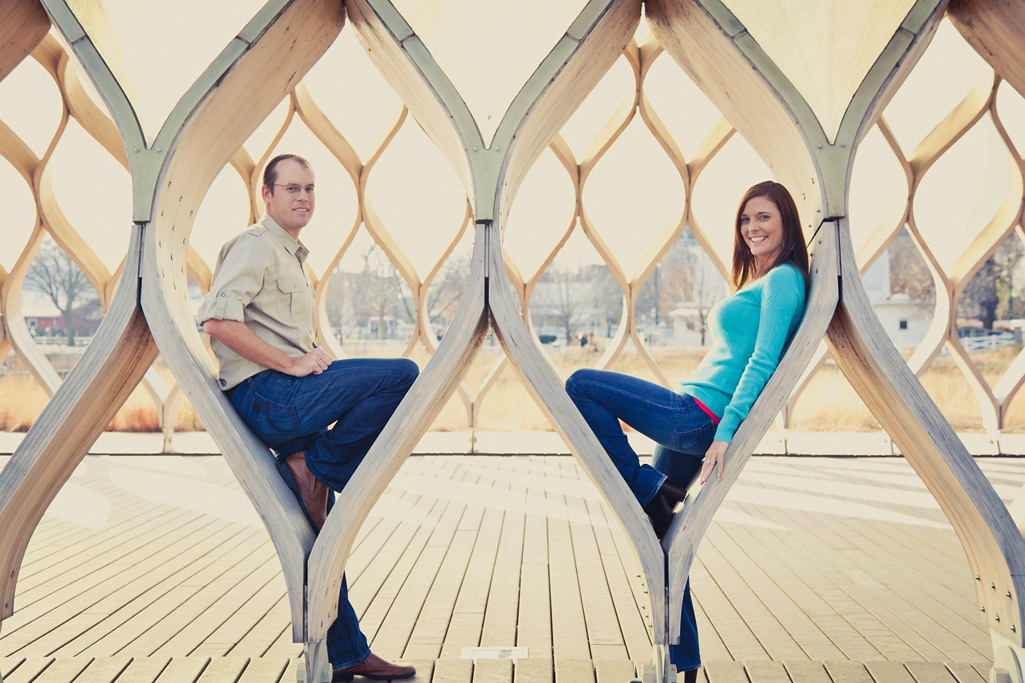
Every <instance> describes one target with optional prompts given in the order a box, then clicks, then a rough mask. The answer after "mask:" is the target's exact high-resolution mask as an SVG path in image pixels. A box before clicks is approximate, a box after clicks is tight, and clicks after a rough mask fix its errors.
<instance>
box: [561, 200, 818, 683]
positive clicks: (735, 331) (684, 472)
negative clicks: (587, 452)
mask: <svg viewBox="0 0 1025 683" xmlns="http://www.w3.org/2000/svg"><path fill="white" fill-rule="evenodd" d="M735 228H736V234H735V237H734V240H735V242H734V247H733V282H734V284H735V285H736V288H737V291H736V292H735V293H734V294H732V295H730V296H728V297H726V298H725V299H723V300H722V301H720V302H719V303H718V304H716V305H715V306H713V307H712V310H711V311H710V312H709V317H708V320H709V327H710V330H711V334H712V347H711V348H710V349H709V351H708V353H707V354H706V355H705V358H704V359H703V360H702V361H701V364H700V365H698V367H697V369H696V370H695V371H694V374H693V375H691V377H690V378H689V379H688V380H687V381H685V382H681V383H680V388H679V389H678V390H677V391H676V392H673V391H670V390H669V389H666V388H664V387H662V386H661V385H658V384H652V383H651V382H646V381H644V380H641V379H636V378H634V377H631V376H629V375H622V374H619V373H615V372H607V371H604V370H578V371H577V372H575V373H573V375H572V376H571V377H570V378H569V381H567V382H566V391H567V392H569V395H570V397H571V398H572V399H573V402H574V403H575V404H576V405H577V408H579V409H580V412H581V414H582V415H583V416H584V419H585V420H586V421H587V423H588V424H589V425H590V426H591V429H593V430H594V433H595V435H596V436H597V437H598V441H599V442H601V444H602V446H603V447H604V448H605V451H606V452H607V453H608V455H609V457H610V458H611V459H612V462H613V463H614V464H615V466H616V468H617V469H618V470H619V472H620V473H621V474H622V475H623V478H624V479H626V482H627V484H628V485H629V486H630V490H631V491H633V493H634V495H635V496H637V500H638V502H640V504H641V507H643V508H644V511H645V512H646V513H647V514H648V517H649V518H650V519H651V523H652V526H653V528H654V530H655V535H656V536H657V537H658V538H662V536H663V535H664V534H665V532H666V530H668V528H669V523H670V522H671V521H672V516H673V508H674V507H675V506H676V504H677V503H679V502H680V501H681V500H683V498H684V496H685V495H686V491H687V487H688V486H689V485H690V484H691V483H692V482H693V480H694V478H695V477H696V476H697V475H698V472H699V470H700V474H701V483H702V484H704V483H705V482H706V481H707V480H708V477H709V476H710V475H711V473H712V471H713V470H714V469H718V476H720V477H721V476H722V472H723V463H724V459H725V455H726V449H727V447H728V446H729V443H730V441H731V440H732V439H733V435H734V433H735V432H736V431H737V428H738V427H739V426H740V423H741V422H742V421H743V420H744V418H746V417H747V414H748V411H749V410H750V409H751V405H752V404H753V403H754V402H755V399H757V398H758V395H759V394H760V393H761V391H762V389H763V388H764V387H765V383H766V382H767V381H768V380H769V377H770V376H772V373H773V372H774V371H775V369H776V366H777V365H778V364H779V359H780V357H781V356H782V355H783V351H784V350H785V349H786V346H787V344H788V343H789V342H790V339H791V337H793V335H794V332H795V331H796V330H797V327H798V325H799V324H800V322H801V317H802V316H803V314H804V300H805V291H806V289H807V285H808V250H807V248H806V247H805V244H804V235H803V234H802V232H801V224H800V221H799V219H798V215H797V207H796V206H795V205H794V200H793V198H792V197H791V196H790V193H789V192H788V191H787V189H786V188H785V187H783V186H782V185H780V184H779V183H775V182H772V181H766V182H762V183H758V184H757V185H755V186H754V187H752V188H750V189H749V190H748V191H747V192H746V193H745V194H744V197H743V199H741V201H740V206H739V207H738V208H737V219H736V226H735ZM755 321H757V325H754V324H752V323H753V322H755ZM620 420H622V421H623V422H625V423H627V424H628V425H630V426H631V427H633V428H634V429H636V430H637V431H639V432H641V433H642V434H645V435H646V436H648V437H649V438H651V439H652V440H654V441H655V442H656V443H657V444H658V445H657V447H656V449H655V454H654V458H653V459H652V464H651V465H641V464H640V463H639V461H638V459H637V454H636V453H635V452H634V451H633V449H632V448H631V447H630V444H629V442H628V441H627V439H626V435H625V434H624V433H623V429H622V427H620V423H619V421H620ZM670 658H671V662H672V663H673V664H675V665H676V669H677V671H685V672H687V676H686V677H685V680H686V681H687V683H691V682H692V681H693V680H694V679H695V678H696V672H697V669H698V667H700V666H701V658H700V654H699V650H698V640H697V624H696V623H695V620H694V609H693V606H692V605H691V599H690V585H689V584H688V586H687V589H686V591H685V592H684V609H683V620H682V628H681V637H680V644H679V645H671V646H670Z"/></svg>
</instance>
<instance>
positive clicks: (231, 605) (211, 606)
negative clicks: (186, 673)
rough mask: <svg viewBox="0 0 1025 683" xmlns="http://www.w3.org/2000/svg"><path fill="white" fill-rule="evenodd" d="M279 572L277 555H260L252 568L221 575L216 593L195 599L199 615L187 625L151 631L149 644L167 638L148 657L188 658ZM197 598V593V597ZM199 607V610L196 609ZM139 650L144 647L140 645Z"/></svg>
mask: <svg viewBox="0 0 1025 683" xmlns="http://www.w3.org/2000/svg"><path fill="white" fill-rule="evenodd" d="M247 564H248V563H247ZM279 569H280V564H279V562H278V559H277V556H276V555H274V554H273V553H261V554H258V555H256V556H254V557H253V564H251V565H249V566H244V565H240V566H237V567H236V570H235V571H232V572H227V573H225V574H224V575H222V576H221V582H220V583H221V585H220V586H219V587H218V588H217V589H213V590H210V591H208V592H206V593H205V594H204V595H203V596H202V598H199V597H196V599H195V600H194V602H195V608H196V609H197V610H199V611H197V612H195V613H194V614H193V618H192V619H190V620H189V623H188V624H187V625H185V626H184V627H183V628H181V629H177V630H175V631H174V632H173V633H171V631H170V630H164V629H161V628H159V627H158V628H155V629H152V630H151V631H150V633H151V634H152V635H153V636H154V639H153V640H152V641H150V642H151V643H154V642H159V640H160V639H161V638H163V637H165V636H170V637H168V638H167V640H165V641H164V642H163V643H161V644H160V646H159V647H158V648H157V649H155V650H153V652H152V655H151V656H153V655H161V654H170V655H171V656H174V653H175V652H180V651H182V650H184V651H186V652H188V653H189V654H190V655H191V654H192V653H193V652H195V650H196V648H198V647H199V646H200V645H201V644H202V643H203V642H204V641H205V640H207V639H208V638H210V637H211V636H212V635H213V634H214V633H216V632H217V630H218V629H219V628H220V627H221V626H222V625H223V624H224V623H225V621H226V620H227V619H228V618H229V617H230V616H231V615H232V614H234V613H235V612H236V611H237V610H238V609H239V608H240V607H241V606H242V605H245V604H246V603H247V602H248V601H249V600H251V599H252V598H253V596H254V595H256V594H257V593H259V591H260V590H261V589H262V588H263V587H264V586H266V585H267V584H268V583H269V582H270V581H271V580H272V579H274V577H275V576H276V575H277V573H278V570H279ZM199 595H200V594H198V593H197V596H199ZM200 607H202V609H199V608H200ZM157 634H159V635H157ZM140 640H144V639H140ZM135 647H136V645H135V644H133V645H132V646H129V647H128V648H126V651H131V650H133V649H134V648H135ZM139 647H146V646H143V645H142V643H139Z"/></svg>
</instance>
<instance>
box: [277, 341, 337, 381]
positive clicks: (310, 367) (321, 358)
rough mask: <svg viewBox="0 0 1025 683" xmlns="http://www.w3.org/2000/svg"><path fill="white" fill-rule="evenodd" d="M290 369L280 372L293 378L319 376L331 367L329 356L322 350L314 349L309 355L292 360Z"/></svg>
mask: <svg viewBox="0 0 1025 683" xmlns="http://www.w3.org/2000/svg"><path fill="white" fill-rule="evenodd" d="M291 365H292V367H291V368H289V369H288V370H282V372H284V373H286V374H289V375H292V376H293V377H305V376H306V375H319V374H320V373H322V372H324V371H325V370H327V367H328V366H329V365H331V356H329V355H327V351H325V350H324V349H322V348H319V347H318V348H315V349H313V350H312V351H310V352H309V353H307V354H305V355H302V356H299V357H298V358H293V359H292V363H291Z"/></svg>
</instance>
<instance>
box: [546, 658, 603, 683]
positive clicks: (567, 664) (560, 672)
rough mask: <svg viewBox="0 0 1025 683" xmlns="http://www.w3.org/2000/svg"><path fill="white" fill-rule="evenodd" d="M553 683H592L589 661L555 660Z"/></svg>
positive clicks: (592, 676)
mask: <svg viewBox="0 0 1025 683" xmlns="http://www.w3.org/2000/svg"><path fill="white" fill-rule="evenodd" d="M555 683H594V665H593V664H591V660H590V659H556V660H555Z"/></svg>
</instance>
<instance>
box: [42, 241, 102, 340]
mask: <svg viewBox="0 0 1025 683" xmlns="http://www.w3.org/2000/svg"><path fill="white" fill-rule="evenodd" d="M25 287H26V288H28V289H29V290H30V291H34V292H39V293H40V294H43V295H44V296H46V297H47V298H48V299H49V300H50V301H51V302H52V303H53V305H54V306H56V307H57V309H58V310H59V311H60V312H61V317H63V318H64V330H65V333H66V334H67V338H68V346H74V345H75V328H74V313H75V311H77V310H78V309H80V308H81V307H82V306H85V305H86V304H89V303H90V302H94V301H97V300H98V297H97V295H96V289H95V288H94V287H93V285H92V283H91V282H89V278H87V277H86V275H85V273H83V272H82V270H81V269H80V268H79V267H78V265H77V264H76V263H75V262H74V261H72V260H71V257H70V256H68V255H67V254H65V253H64V250H63V249H61V248H60V246H58V244H57V243H56V242H54V241H53V240H52V239H50V238H49V237H47V238H46V239H45V240H44V241H43V243H42V245H40V247H39V251H38V252H37V253H36V257H35V259H33V261H32V264H31V265H29V268H28V272H27V273H26V274H25Z"/></svg>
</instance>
